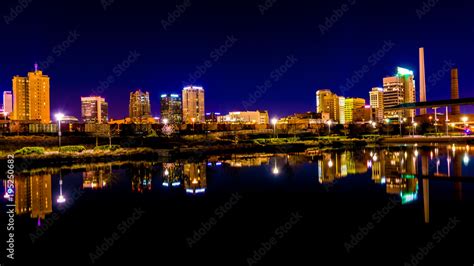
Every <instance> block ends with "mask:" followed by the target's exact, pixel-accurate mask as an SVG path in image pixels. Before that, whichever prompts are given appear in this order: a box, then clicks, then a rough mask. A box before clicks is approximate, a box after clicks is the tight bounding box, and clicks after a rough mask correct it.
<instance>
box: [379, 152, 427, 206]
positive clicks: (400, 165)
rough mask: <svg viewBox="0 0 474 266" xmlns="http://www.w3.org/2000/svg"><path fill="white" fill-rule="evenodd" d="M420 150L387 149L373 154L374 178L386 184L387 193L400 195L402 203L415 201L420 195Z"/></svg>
mask: <svg viewBox="0 0 474 266" xmlns="http://www.w3.org/2000/svg"><path fill="white" fill-rule="evenodd" d="M417 163H418V152H417V151H416V150H414V151H410V152H408V151H406V152H405V151H401V152H400V151H397V152H390V151H385V152H382V153H380V156H378V154H375V155H374V156H373V163H372V180H374V182H375V183H378V184H386V191H387V194H392V195H400V197H401V200H402V204H405V203H408V202H411V201H414V200H416V199H417V196H418V179H417V178H416V174H417Z"/></svg>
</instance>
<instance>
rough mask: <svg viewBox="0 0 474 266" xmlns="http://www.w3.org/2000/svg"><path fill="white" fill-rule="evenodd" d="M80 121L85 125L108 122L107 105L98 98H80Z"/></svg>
mask: <svg viewBox="0 0 474 266" xmlns="http://www.w3.org/2000/svg"><path fill="white" fill-rule="evenodd" d="M81 106H82V108H81V111H82V120H83V121H84V122H85V123H91V124H102V123H107V121H108V120H109V104H108V103H107V102H106V101H105V99H104V98H102V97H99V96H91V97H81Z"/></svg>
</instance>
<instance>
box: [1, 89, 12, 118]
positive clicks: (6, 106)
mask: <svg viewBox="0 0 474 266" xmlns="http://www.w3.org/2000/svg"><path fill="white" fill-rule="evenodd" d="M2 112H4V113H7V114H11V113H12V112H13V95H12V92H11V91H4V92H3V107H2Z"/></svg>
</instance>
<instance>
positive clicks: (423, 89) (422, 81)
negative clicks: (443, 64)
mask: <svg viewBox="0 0 474 266" xmlns="http://www.w3.org/2000/svg"><path fill="white" fill-rule="evenodd" d="M420 102H426V73H425V48H423V47H421V48H420ZM420 114H421V115H426V108H424V109H421V110H420Z"/></svg>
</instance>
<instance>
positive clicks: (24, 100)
mask: <svg viewBox="0 0 474 266" xmlns="http://www.w3.org/2000/svg"><path fill="white" fill-rule="evenodd" d="M49 89H50V87H49V77H48V76H45V75H43V72H42V71H40V70H38V65H35V71H34V72H29V73H28V76H27V77H20V76H15V77H13V116H12V119H13V120H19V121H31V120H37V121H41V123H45V124H46V123H50V122H51V113H50V96H49Z"/></svg>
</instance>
